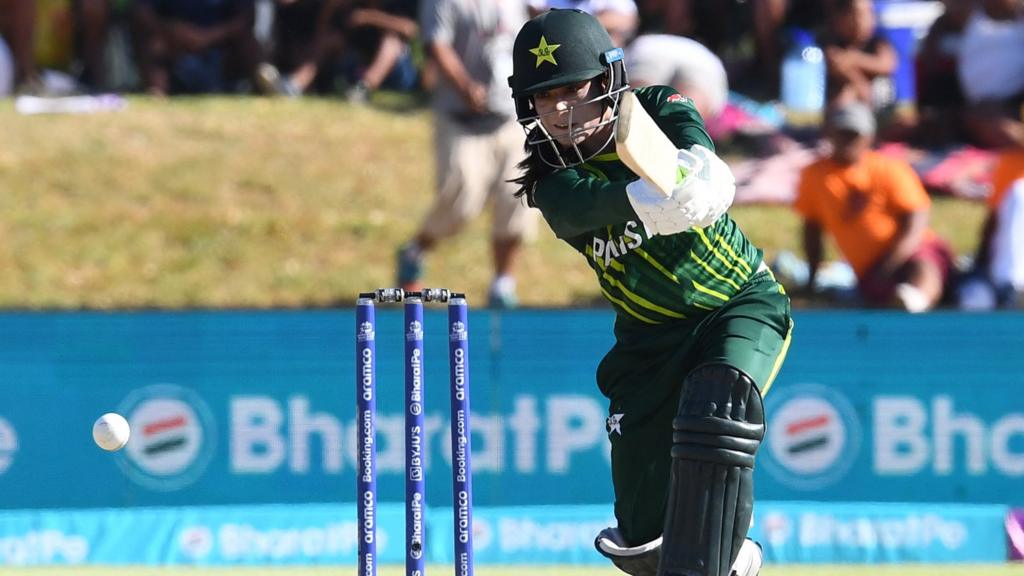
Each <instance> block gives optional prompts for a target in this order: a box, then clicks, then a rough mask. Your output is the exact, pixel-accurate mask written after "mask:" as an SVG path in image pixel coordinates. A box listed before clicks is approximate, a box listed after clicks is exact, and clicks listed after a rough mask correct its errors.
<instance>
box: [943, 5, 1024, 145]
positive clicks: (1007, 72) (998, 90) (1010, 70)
mask: <svg viewBox="0 0 1024 576" xmlns="http://www.w3.org/2000/svg"><path fill="white" fill-rule="evenodd" d="M958 72H959V76H960V86H961V88H962V89H963V91H964V95H965V96H966V97H967V102H968V106H967V111H966V115H965V118H964V120H965V129H966V130H967V132H968V134H969V135H970V137H971V139H972V140H973V141H974V142H975V143H976V144H978V145H979V146H982V147H987V148H1006V147H1020V146H1024V118H1022V109H1021V107H1022V105H1024V1H1022V0H981V1H980V3H979V6H978V7H977V8H976V9H975V10H974V13H973V14H971V16H970V19H969V20H968V22H967V27H966V29H965V30H964V38H963V44H962V47H961V53H960V60H959V68H958Z"/></svg>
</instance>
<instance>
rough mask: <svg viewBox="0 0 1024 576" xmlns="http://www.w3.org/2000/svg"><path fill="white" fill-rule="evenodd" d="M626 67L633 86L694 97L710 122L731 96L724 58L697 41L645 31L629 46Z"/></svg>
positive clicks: (699, 108) (697, 106)
mask: <svg viewBox="0 0 1024 576" xmlns="http://www.w3.org/2000/svg"><path fill="white" fill-rule="evenodd" d="M626 69H627V70H629V82H630V84H631V85H633V86H637V87H639V86H648V85H652V84H653V85H662V86H671V87H673V88H675V89H676V90H677V91H678V92H679V93H680V94H682V95H684V96H687V97H688V98H690V99H691V100H693V103H694V106H696V108H697V111H698V112H700V115H701V116H702V117H703V118H704V119H705V121H706V122H707V121H710V120H712V119H714V118H715V117H717V116H718V115H719V114H721V112H722V110H723V109H724V108H725V105H726V103H727V101H728V99H729V80H728V79H727V78H726V74H725V66H723V65H722V61H721V60H720V59H719V58H718V56H715V54H714V53H713V52H711V51H710V50H708V49H707V48H706V47H705V46H704V45H703V44H701V43H699V42H697V41H696V40H691V39H689V38H684V37H682V36H671V35H668V34H644V35H642V36H639V37H638V38H637V39H636V40H635V41H634V42H633V43H632V44H630V45H629V47H628V48H627V49H626Z"/></svg>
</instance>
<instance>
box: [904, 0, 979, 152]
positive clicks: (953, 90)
mask: <svg viewBox="0 0 1024 576" xmlns="http://www.w3.org/2000/svg"><path fill="white" fill-rule="evenodd" d="M943 5H944V7H945V11H944V12H943V14H942V15H941V16H939V18H938V19H937V20H935V22H933V23H932V25H931V28H929V30H928V35H927V36H925V38H924V40H923V41H922V42H921V45H920V47H919V48H918V53H917V58H916V62H915V73H916V81H917V109H918V113H919V117H920V126H919V133H920V134H921V136H922V137H923V138H926V139H927V141H928V144H930V145H932V146H934V145H937V144H942V143H946V142H949V141H951V140H962V138H959V135H960V126H961V115H962V113H963V106H964V95H963V91H962V90H961V89H960V80H959V78H957V66H958V60H959V57H960V47H961V46H962V44H963V36H964V28H965V27H966V26H967V19H968V17H970V15H971V11H972V10H973V8H974V0H943Z"/></svg>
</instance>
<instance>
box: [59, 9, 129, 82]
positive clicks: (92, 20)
mask: <svg viewBox="0 0 1024 576" xmlns="http://www.w3.org/2000/svg"><path fill="white" fill-rule="evenodd" d="M112 4H113V1H112V0H72V2H71V5H72V10H73V14H72V16H73V19H74V24H75V47H76V49H75V52H76V54H77V58H78V60H79V62H80V64H81V74H80V75H79V80H80V81H81V82H82V84H84V85H85V86H86V87H88V88H91V89H93V90H97V89H101V88H104V87H105V86H107V82H108V80H109V78H108V76H107V70H106V67H105V65H106V64H105V61H104V53H105V51H106V48H107V35H108V31H109V29H110V23H111V19H112V18H113V15H114V12H115V10H114V6H112ZM122 4H123V3H122Z"/></svg>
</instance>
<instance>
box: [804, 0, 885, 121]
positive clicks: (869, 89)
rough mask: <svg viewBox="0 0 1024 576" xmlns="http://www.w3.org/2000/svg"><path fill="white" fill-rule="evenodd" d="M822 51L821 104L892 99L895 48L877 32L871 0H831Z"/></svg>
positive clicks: (874, 105) (878, 102)
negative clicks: (823, 63) (823, 84)
mask: <svg viewBox="0 0 1024 576" xmlns="http://www.w3.org/2000/svg"><path fill="white" fill-rule="evenodd" d="M821 48H822V50H823V51H824V52H825V67H826V79H825V106H826V108H832V107H836V106H842V105H845V104H849V103H851V102H862V103H864V104H867V105H869V106H871V107H872V108H874V109H878V108H881V107H883V106H885V105H888V104H890V103H891V102H892V100H893V98H894V94H893V92H894V88H893V83H892V74H893V72H895V70H896V64H897V55H896V49H895V48H893V46H892V44H890V43H889V41H888V40H886V39H885V38H884V37H883V36H882V35H881V34H879V33H878V30H877V26H876V18H875V3H874V2H873V0H833V2H832V5H831V8H830V10H829V13H828V24H827V28H826V31H825V33H824V36H823V37H822V39H821Z"/></svg>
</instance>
